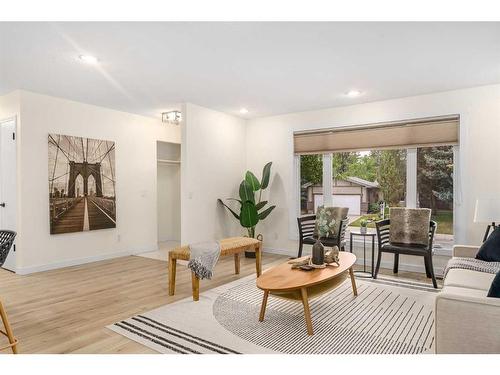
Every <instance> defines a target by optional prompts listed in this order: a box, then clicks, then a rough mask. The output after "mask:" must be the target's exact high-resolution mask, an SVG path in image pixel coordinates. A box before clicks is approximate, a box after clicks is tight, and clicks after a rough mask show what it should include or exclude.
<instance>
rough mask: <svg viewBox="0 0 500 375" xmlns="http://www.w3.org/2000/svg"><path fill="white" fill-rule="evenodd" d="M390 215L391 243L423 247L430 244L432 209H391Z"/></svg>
mask: <svg viewBox="0 0 500 375" xmlns="http://www.w3.org/2000/svg"><path fill="white" fill-rule="evenodd" d="M389 214H390V217H391V224H390V232H389V233H390V234H389V239H390V242H392V243H402V244H410V245H423V246H427V245H428V244H429V223H430V220H431V210H430V209H428V208H405V207H391V208H390V211H389Z"/></svg>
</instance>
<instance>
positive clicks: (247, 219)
mask: <svg viewBox="0 0 500 375" xmlns="http://www.w3.org/2000/svg"><path fill="white" fill-rule="evenodd" d="M271 165H272V162H269V163H267V164H266V165H265V166H264V168H263V170H262V178H261V179H260V181H259V180H258V179H257V177H255V175H254V174H253V173H252V172H250V171H247V172H246V173H245V178H244V180H243V181H242V182H241V183H240V187H239V199H238V198H228V199H227V200H232V201H235V202H238V203H239V213H237V212H236V211H235V210H233V209H232V208H231V207H229V206H228V205H227V204H225V203H224V202H223V201H222V199H217V201H218V202H219V203H220V204H222V205H223V206H224V207H226V208H227V209H228V210H229V212H231V214H232V215H233V216H234V217H235V218H236V220H238V221H239V222H240V225H241V226H242V227H244V228H246V230H247V233H248V237H251V238H257V239H258V240H260V241H262V240H263V237H262V234H258V235H257V236H256V235H255V227H256V226H257V224H258V223H259V221H261V220H264V219H265V218H266V217H267V216H268V215H269V214H270V213H271V211H272V210H274V208H275V207H276V206H269V207H266V206H267V203H268V202H267V201H263V200H262V191H263V190H265V189H266V188H267V187H268V186H269V179H270V175H271ZM257 192H258V193H259V194H258V198H257V199H256V193H257ZM245 256H246V257H247V258H254V257H255V253H254V252H245Z"/></svg>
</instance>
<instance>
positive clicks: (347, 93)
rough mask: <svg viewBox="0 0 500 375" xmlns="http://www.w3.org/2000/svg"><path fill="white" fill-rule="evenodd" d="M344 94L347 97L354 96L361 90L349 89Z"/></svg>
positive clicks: (359, 93) (358, 94)
mask: <svg viewBox="0 0 500 375" xmlns="http://www.w3.org/2000/svg"><path fill="white" fill-rule="evenodd" d="M345 95H346V96H348V97H349V98H355V97H356V96H360V95H361V91H359V90H349V91H348V92H346V93H345Z"/></svg>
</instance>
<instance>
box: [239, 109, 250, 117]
mask: <svg viewBox="0 0 500 375" xmlns="http://www.w3.org/2000/svg"><path fill="white" fill-rule="evenodd" d="M240 113H241V114H242V115H246V114H247V113H248V109H246V108H241V109H240Z"/></svg>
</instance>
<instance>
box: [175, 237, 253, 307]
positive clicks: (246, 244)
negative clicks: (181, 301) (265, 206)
mask: <svg viewBox="0 0 500 375" xmlns="http://www.w3.org/2000/svg"><path fill="white" fill-rule="evenodd" d="M219 243H220V256H221V257H223V256H228V255H232V256H234V273H235V274H236V275H238V274H239V273H240V254H241V253H243V252H245V251H253V250H255V269H256V271H257V277H258V276H260V274H261V273H262V242H261V241H259V240H257V239H255V238H248V237H230V238H224V239H222V240H220V241H219ZM190 256H191V253H190V251H189V246H180V247H177V248H175V249H172V250H170V251H169V252H168V295H169V296H173V295H174V293H175V274H176V269H177V259H180V260H189V258H190ZM191 283H192V287H193V301H198V300H199V299H200V279H199V278H198V277H196V275H195V274H194V272H191Z"/></svg>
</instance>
